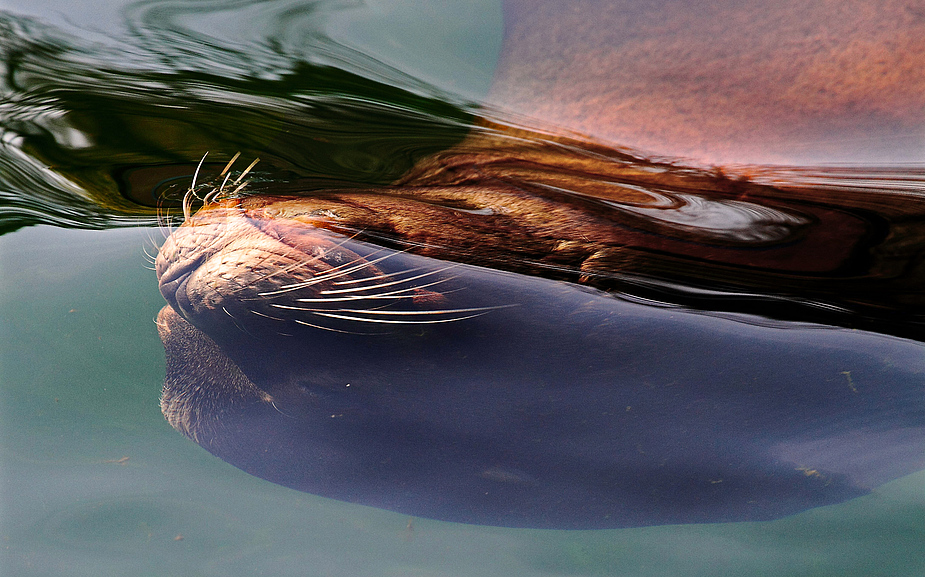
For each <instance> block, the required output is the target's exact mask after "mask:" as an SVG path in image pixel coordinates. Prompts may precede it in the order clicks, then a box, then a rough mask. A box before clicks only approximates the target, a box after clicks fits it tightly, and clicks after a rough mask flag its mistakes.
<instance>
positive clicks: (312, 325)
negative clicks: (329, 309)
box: [294, 319, 376, 336]
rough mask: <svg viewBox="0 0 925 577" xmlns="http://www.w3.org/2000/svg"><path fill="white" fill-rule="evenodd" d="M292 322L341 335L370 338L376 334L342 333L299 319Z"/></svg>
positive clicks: (338, 330)
mask: <svg viewBox="0 0 925 577" xmlns="http://www.w3.org/2000/svg"><path fill="white" fill-rule="evenodd" d="M294 320H295V322H297V323H298V324H300V325H304V326H306V327H311V328H313V329H321V330H324V331H331V332H332V333H343V334H345V335H364V336H371V335H375V334H376V333H357V332H353V331H342V330H340V329H335V328H331V327H326V326H324V325H315V324H312V323H309V322H305V321H302V320H299V319H294Z"/></svg>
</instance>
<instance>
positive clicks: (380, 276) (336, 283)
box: [331, 266, 422, 285]
mask: <svg viewBox="0 0 925 577" xmlns="http://www.w3.org/2000/svg"><path fill="white" fill-rule="evenodd" d="M421 268H422V267H419V266H417V267H414V268H409V269H408V270H402V271H398V272H390V273H388V274H380V275H378V276H371V277H366V278H355V279H352V280H339V281H335V282H333V283H331V284H334V285H345V284H357V283H361V282H376V281H378V280H379V279H384V278H390V277H394V276H398V275H400V274H408V273H410V272H416V271H419V270H421Z"/></svg>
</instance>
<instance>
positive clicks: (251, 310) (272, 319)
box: [248, 309, 286, 322]
mask: <svg viewBox="0 0 925 577" xmlns="http://www.w3.org/2000/svg"><path fill="white" fill-rule="evenodd" d="M248 310H250V312H252V313H254V314H255V315H257V316H258V317H263V318H265V319H270V320H271V321H280V322H285V321H286V319H280V318H276V317H273V316H270V315H268V314H264V313H260V312H257V311H255V310H253V309H248Z"/></svg>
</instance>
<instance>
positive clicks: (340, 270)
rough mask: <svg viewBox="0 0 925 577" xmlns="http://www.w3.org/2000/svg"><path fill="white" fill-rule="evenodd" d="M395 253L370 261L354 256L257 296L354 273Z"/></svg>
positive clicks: (282, 291)
mask: <svg viewBox="0 0 925 577" xmlns="http://www.w3.org/2000/svg"><path fill="white" fill-rule="evenodd" d="M382 250H384V249H382ZM382 250H377V251H376V252H374V253H372V254H378V253H380V252H382ZM396 254H400V253H397V252H395V253H391V254H387V255H386V256H384V257H381V258H378V259H375V260H372V261H367V260H365V259H364V258H363V257H359V258H356V259H354V260H352V261H350V262H347V263H344V264H342V265H339V266H336V267H334V268H332V269H330V270H328V271H326V272H324V273H323V274H320V275H318V276H314V277H312V278H310V279H308V280H305V281H302V282H299V283H295V284H291V285H286V286H283V287H280V288H279V289H277V290H275V291H270V292H265V293H260V294H259V296H273V295H278V294H282V293H285V292H291V291H294V290H298V289H302V288H305V287H310V286H312V285H316V284H318V283H320V282H324V281H327V280H332V279H335V278H339V277H342V276H344V275H347V274H350V273H354V272H356V271H358V270H363V269H364V268H366V267H369V266H373V265H375V264H377V263H380V262H382V261H384V260H386V259H387V258H391V257H393V256H395V255H396ZM369 256H372V255H369ZM317 258H318V257H315V259H316V260H317ZM358 261H363V263H362V264H359V265H354V263H356V262H358ZM344 267H348V268H344ZM351 267H352V268H351Z"/></svg>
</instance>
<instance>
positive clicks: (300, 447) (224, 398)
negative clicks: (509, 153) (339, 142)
mask: <svg viewBox="0 0 925 577" xmlns="http://www.w3.org/2000/svg"><path fill="white" fill-rule="evenodd" d="M394 201H395V199H388V198H386V199H384V202H394ZM318 202H320V201H319V199H302V200H298V199H289V200H277V201H276V202H269V201H268V199H266V198H254V199H244V200H242V199H232V200H225V201H222V202H218V203H214V204H212V205H210V206H208V207H206V208H204V209H203V210H201V211H200V212H198V213H197V214H195V215H191V217H190V218H189V219H188V220H187V222H186V223H185V224H184V225H183V226H181V227H179V228H178V229H176V230H175V231H174V232H173V234H172V235H171V236H170V237H169V238H168V239H167V240H166V241H165V243H164V246H163V247H162V249H161V251H160V254H159V255H158V259H157V272H158V275H159V279H160V286H161V291H162V293H163V294H164V296H165V298H166V299H167V301H168V303H169V306H167V307H165V308H164V309H163V310H162V311H161V314H160V316H159V319H158V324H159V328H160V333H161V338H162V339H163V342H164V344H165V348H166V351H167V379H166V383H165V387H164V393H163V399H162V408H163V410H164V413H165V415H166V416H167V418H168V420H169V421H170V422H171V424H172V425H173V426H174V427H176V428H177V429H178V430H180V431H181V432H183V433H184V434H186V435H188V436H189V437H191V438H192V439H194V440H195V441H196V442H198V443H199V444H201V445H202V446H203V447H205V448H206V449H208V450H209V451H211V452H212V453H214V454H216V455H218V456H219V457H221V458H222V459H224V460H226V461H228V462H230V463H232V464H234V465H236V466H238V467H240V468H241V469H243V470H245V471H248V472H250V473H252V474H254V475H257V476H260V477H263V478H266V479H269V480H271V481H274V482H276V483H280V484H283V485H286V486H290V487H294V488H297V489H300V490H304V491H309V492H312V493H316V494H319V495H324V496H328V497H333V498H337V499H343V500H347V501H351V502H356V503H362V504H367V505H373V506H377V507H382V508H386V509H390V510H394V511H400V512H402V513H405V514H409V515H414V516H422V517H430V518H437V519H444V520H451V521H460V522H467V523H479V524H489V525H503V526H513V527H542V528H607V527H628V526H640V525H652V524H665V523H693V522H716V521H739V520H766V519H774V518H778V517H781V516H784V515H788V514H792V513H794V512H797V511H801V510H804V509H806V508H810V507H815V506H820V505H825V504H831V503H837V502H840V501H843V500H845V499H849V498H852V497H855V496H858V495H861V494H864V493H865V492H866V491H868V490H869V489H870V488H872V487H874V486H876V485H878V484H880V483H882V482H884V481H886V480H889V479H892V478H895V477H897V476H899V475H902V474H906V473H909V472H912V471H915V470H918V469H919V468H921V467H923V466H925V454H923V451H921V447H922V443H923V442H925V426H923V421H922V415H923V411H925V395H923V394H922V393H923V385H922V380H921V374H922V370H923V369H925V367H923V366H922V362H921V359H922V353H923V350H922V346H921V345H920V344H917V343H914V342H910V341H903V340H898V339H893V338H887V337H882V336H877V335H875V334H871V333H864V332H858V331H845V330H841V329H834V328H831V327H822V326H815V325H800V326H789V325H784V324H781V325H778V326H770V327H764V326H760V325H761V324H762V323H763V322H764V321H762V320H761V319H760V318H757V317H750V316H747V315H731V316H730V317H728V318H723V317H712V316H708V315H702V314H693V313H690V312H686V311H683V310H680V309H675V308H670V307H669V308H651V307H649V306H645V305H642V304H638V303H632V302H628V301H625V300H622V299H618V298H615V297H613V296H612V295H608V294H606V293H602V292H599V291H597V290H595V289H589V288H580V287H578V286H577V285H572V284H567V283H560V282H556V281H552V280H546V279H542V278H536V277H531V276H526V275H518V274H511V273H501V272H495V271H491V270H489V269H484V268H479V267H472V266H469V265H464V264H458V263H448V262H446V261H438V260H433V259H429V258H426V257H421V256H416V255H412V254H410V253H409V252H403V251H396V250H391V249H387V248H384V247H382V246H377V245H372V244H368V243H365V242H361V241H358V240H356V239H354V238H351V237H350V236H347V235H344V234H341V233H338V232H333V231H331V230H330V228H331V225H332V223H333V218H332V210H331V209H330V208H328V209H320V208H318ZM370 202H372V199H366V198H363V197H358V198H357V199H356V202H355V203H354V204H353V205H348V204H346V203H345V204H342V205H340V208H339V210H340V211H341V213H340V215H339V216H340V217H341V218H343V217H344V215H345V211H348V210H349V209H350V208H351V206H352V207H353V208H356V209H358V210H370V208H369V207H370ZM406 202H412V201H406ZM329 206H330V205H329ZM464 214H469V213H464ZM420 216H421V217H422V218H427V213H426V210H423V211H422V214H421V215H420ZM884 447H888V450H887V451H884V450H883V449H884Z"/></svg>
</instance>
